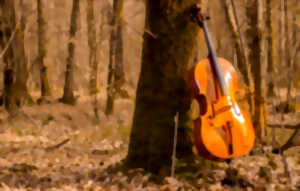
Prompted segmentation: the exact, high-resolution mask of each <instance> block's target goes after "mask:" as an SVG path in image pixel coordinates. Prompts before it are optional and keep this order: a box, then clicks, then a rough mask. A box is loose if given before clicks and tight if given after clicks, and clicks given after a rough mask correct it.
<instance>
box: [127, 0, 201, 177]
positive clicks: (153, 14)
mask: <svg viewBox="0 0 300 191" xmlns="http://www.w3.org/2000/svg"><path fill="white" fill-rule="evenodd" d="M198 2H199V1H198V0H192V1H168V0H162V1H160V3H157V2H155V1H150V0H148V1H147V2H146V28H147V30H149V31H151V33H152V34H155V36H156V38H153V36H150V35H148V34H147V33H145V34H144V43H143V54H142V68H141V73H140V78H139V82H138V88H137V96H136V107H135V112H134V118H133V127H132V131H131V135H130V144H129V151H128V156H127V160H126V161H127V164H128V165H129V166H130V167H133V168H144V169H146V170H149V171H151V172H154V173H159V172H161V171H166V170H169V167H170V166H171V154H172V145H173V137H174V116H175V114H176V112H177V111H178V112H179V127H178V144H177V145H178V147H177V154H178V155H177V156H179V155H181V156H187V155H188V154H190V153H191V148H192V145H191V141H190V139H189V138H188V136H187V135H188V130H187V129H188V128H187V124H186V122H187V121H188V116H187V115H186V112H187V110H188V108H189V105H190V95H189V91H188V89H187V85H186V82H185V77H186V72H187V65H188V63H189V61H190V59H192V57H193V48H194V46H195V45H196V43H197V38H196V36H197V35H198V33H199V27H198V26H197V25H196V24H195V23H193V22H191V21H190V16H189V10H190V8H191V6H192V5H193V4H194V3H198ZM163 169H164V170H163ZM167 172H168V171H167ZM166 175H169V174H166Z"/></svg>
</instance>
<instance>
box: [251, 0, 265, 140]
mask: <svg viewBox="0 0 300 191" xmlns="http://www.w3.org/2000/svg"><path fill="white" fill-rule="evenodd" d="M262 15H263V8H262V2H261V1H260V0H250V1H247V16H248V20H249V28H248V30H247V34H248V38H249V49H250V51H249V62H250V65H251V70H252V74H253V78H254V118H253V123H254V127H255V131H256V135H257V137H258V138H259V139H261V140H263V139H264V136H265V95H264V88H263V73H264V71H263V68H264V67H263V60H264V59H262V55H263V46H262V45H263V42H264V36H263V26H262V18H263V16H262Z"/></svg>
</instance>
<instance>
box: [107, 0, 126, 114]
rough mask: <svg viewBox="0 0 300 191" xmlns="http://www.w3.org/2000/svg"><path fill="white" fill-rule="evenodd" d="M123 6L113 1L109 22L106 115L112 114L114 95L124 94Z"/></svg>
mask: <svg viewBox="0 0 300 191" xmlns="http://www.w3.org/2000/svg"><path fill="white" fill-rule="evenodd" d="M123 4H124V0H114V2H113V18H112V22H111V25H112V31H111V34H110V47H109V65H108V79H107V101H106V109H105V113H106V115H110V114H112V113H113V108H114V100H115V97H116V95H117V94H120V95H122V94H124V90H122V89H121V88H122V85H123V84H124V82H125V75H124V68H123V38H122V28H123V27H122V26H123V25H122V19H123ZM125 94H126V93H125Z"/></svg>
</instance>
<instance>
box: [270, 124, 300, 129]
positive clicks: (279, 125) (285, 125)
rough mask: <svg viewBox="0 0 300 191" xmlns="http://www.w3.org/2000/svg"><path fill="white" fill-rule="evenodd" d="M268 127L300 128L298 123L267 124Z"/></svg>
mask: <svg viewBox="0 0 300 191" xmlns="http://www.w3.org/2000/svg"><path fill="white" fill-rule="evenodd" d="M267 126H268V127H271V128H281V127H283V128H285V129H300V123H299V124H296V125H288V124H283V125H282V124H267Z"/></svg>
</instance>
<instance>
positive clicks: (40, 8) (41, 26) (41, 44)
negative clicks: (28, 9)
mask: <svg viewBox="0 0 300 191" xmlns="http://www.w3.org/2000/svg"><path fill="white" fill-rule="evenodd" d="M44 9H45V7H44V5H43V1H42V0H37V23H38V63H39V66H40V84H41V99H44V98H45V97H47V96H51V88H50V84H49V80H48V72H47V71H48V67H47V66H46V65H45V63H44V58H45V57H46V54H47V52H46V47H45V44H46V42H47V40H46V20H45V18H44V15H43V14H44V13H43V12H44Z"/></svg>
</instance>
